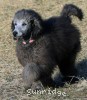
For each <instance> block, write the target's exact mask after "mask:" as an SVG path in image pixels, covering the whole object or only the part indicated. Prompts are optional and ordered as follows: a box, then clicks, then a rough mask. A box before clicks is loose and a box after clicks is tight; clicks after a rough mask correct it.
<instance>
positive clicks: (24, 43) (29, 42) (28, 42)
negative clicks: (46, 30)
mask: <svg viewBox="0 0 87 100" xmlns="http://www.w3.org/2000/svg"><path fill="white" fill-rule="evenodd" d="M16 42H17V44H18V45H20V46H22V47H28V46H31V45H32V44H33V43H34V42H35V40H34V39H31V38H30V39H28V40H24V39H23V38H19V39H17V41H16Z"/></svg>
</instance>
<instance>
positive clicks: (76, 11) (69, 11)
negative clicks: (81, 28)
mask: <svg viewBox="0 0 87 100" xmlns="http://www.w3.org/2000/svg"><path fill="white" fill-rule="evenodd" d="M71 15H74V16H77V17H78V18H79V19H80V20H82V19H83V12H82V10H81V9H80V8H78V7H76V6H75V5H73V4H66V5H65V6H64V7H63V10H62V12H61V16H65V17H70V16H71Z"/></svg>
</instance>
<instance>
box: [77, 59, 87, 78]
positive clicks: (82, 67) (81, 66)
mask: <svg viewBox="0 0 87 100" xmlns="http://www.w3.org/2000/svg"><path fill="white" fill-rule="evenodd" d="M76 67H77V70H78V76H79V77H80V78H84V79H87V59H83V60H82V61H80V62H78V63H77V65H76Z"/></svg>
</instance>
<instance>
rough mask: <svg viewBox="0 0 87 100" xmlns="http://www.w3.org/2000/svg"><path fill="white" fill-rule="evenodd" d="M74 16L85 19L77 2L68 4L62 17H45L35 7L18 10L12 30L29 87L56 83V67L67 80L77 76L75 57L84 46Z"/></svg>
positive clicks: (37, 87) (40, 86)
mask: <svg viewBox="0 0 87 100" xmlns="http://www.w3.org/2000/svg"><path fill="white" fill-rule="evenodd" d="M72 15H73V16H76V17H78V19H79V20H82V18H83V13H82V10H81V9H80V8H78V7H77V6H75V5H73V4H66V5H65V6H64V7H63V9H62V11H61V14H60V16H56V17H51V18H49V19H45V20H43V19H42V18H41V16H40V15H39V14H38V13H37V12H35V11H33V10H28V9H22V10H19V11H17V12H16V13H15V15H14V18H13V20H12V25H11V29H12V33H13V38H14V40H16V53H17V57H18V60H19V62H20V64H21V65H22V66H23V68H24V69H23V79H24V82H25V83H26V85H27V86H28V87H30V88H32V89H42V88H43V87H45V86H55V82H54V81H53V79H52V77H51V75H52V73H53V70H54V68H55V67H56V66H58V67H59V70H60V72H61V74H62V75H63V76H64V79H65V80H66V81H70V80H71V79H72V77H73V76H77V70H76V68H75V59H76V56H77V54H78V52H79V51H80V48H81V45H80V32H79V30H78V29H77V27H76V26H75V25H73V24H72V19H71V16H72ZM73 80H74V79H73ZM73 80H72V81H73Z"/></svg>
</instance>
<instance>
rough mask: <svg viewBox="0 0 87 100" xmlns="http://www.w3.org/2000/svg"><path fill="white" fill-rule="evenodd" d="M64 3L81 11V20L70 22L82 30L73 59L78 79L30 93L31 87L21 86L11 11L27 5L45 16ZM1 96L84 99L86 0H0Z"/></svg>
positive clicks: (37, 99)
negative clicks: (78, 47) (79, 47)
mask: <svg viewBox="0 0 87 100" xmlns="http://www.w3.org/2000/svg"><path fill="white" fill-rule="evenodd" d="M66 3H73V4H75V5H77V6H79V7H80V8H81V9H82V10H83V12H84V19H83V21H79V20H78V19H77V18H75V17H74V18H73V23H74V24H75V25H77V27H78V28H79V29H80V31H81V45H82V49H81V52H80V53H79V54H78V57H77V61H76V67H77V68H78V71H79V76H80V77H79V83H76V84H73V85H70V84H67V83H66V84H65V85H64V86H63V87H59V88H57V89H54V91H52V90H50V89H49V88H47V89H46V90H45V91H46V93H45V92H44V93H43V94H42V95H41V94H40V93H37V94H32V95H29V92H30V91H25V89H24V84H23V80H22V77H21V73H22V69H23V68H22V67H21V65H20V64H19V62H18V60H17V57H16V54H15V42H14V41H13V38H12V34H11V28H10V26H11V21H12V18H13V16H14V13H15V12H16V11H17V10H19V9H23V8H28V9H33V10H35V11H37V12H39V13H40V14H41V15H42V17H43V18H48V17H50V16H58V15H59V14H60V12H61V9H62V7H63V5H64V4H66ZM49 91H51V92H49ZM60 93H62V94H61V95H60ZM0 100H87V0H0Z"/></svg>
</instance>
